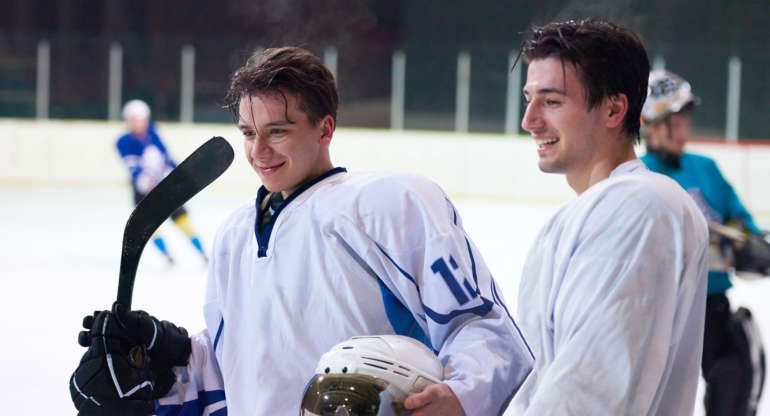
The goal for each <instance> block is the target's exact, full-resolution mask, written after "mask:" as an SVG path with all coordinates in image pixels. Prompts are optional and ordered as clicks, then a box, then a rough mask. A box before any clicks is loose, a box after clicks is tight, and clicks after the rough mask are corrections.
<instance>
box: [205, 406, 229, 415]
mask: <svg viewBox="0 0 770 416" xmlns="http://www.w3.org/2000/svg"><path fill="white" fill-rule="evenodd" d="M209 416H227V408H226V407H223V408H221V409H219V410H216V411H214V412H211V413H209Z"/></svg>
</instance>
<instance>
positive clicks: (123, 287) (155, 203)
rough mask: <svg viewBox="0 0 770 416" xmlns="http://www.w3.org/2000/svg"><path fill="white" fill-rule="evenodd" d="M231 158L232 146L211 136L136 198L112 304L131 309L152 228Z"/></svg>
mask: <svg viewBox="0 0 770 416" xmlns="http://www.w3.org/2000/svg"><path fill="white" fill-rule="evenodd" d="M232 161H233V148H232V147H230V144H228V143H227V140H225V139H223V138H222V137H214V138H212V139H211V140H209V141H207V142H206V143H204V144H203V145H201V147H199V148H198V149H196V150H195V151H194V152H193V153H192V154H191V155H190V156H188V157H187V159H185V160H183V161H182V163H180V164H179V165H178V166H177V167H176V168H175V169H174V170H172V171H171V173H169V174H168V176H166V177H165V178H164V179H163V180H162V181H160V183H159V184H158V185H157V186H156V187H155V188H153V189H152V191H150V193H148V194H147V195H146V196H145V197H144V199H142V200H141V201H139V204H137V206H136V208H134V212H132V213H131V216H130V217H128V221H127V222H126V229H125V231H124V232H123V252H122V254H121V257H120V280H119V281H118V299H117V302H116V303H119V304H121V305H123V306H125V307H126V309H129V310H130V309H131V298H132V296H133V292H134V280H135V278H136V269H137V267H138V266H139V258H140V257H141V255H142V250H143V249H144V246H145V245H146V244H147V241H149V240H150V237H151V236H152V234H153V233H154V232H155V230H157V229H158V227H159V226H160V225H161V224H162V223H163V221H165V220H166V218H168V217H169V216H170V215H171V214H172V213H173V212H174V211H175V210H176V209H177V208H179V207H181V206H182V205H184V203H185V202H187V201H188V200H189V199H190V198H192V197H193V196H194V195H195V194H197V193H198V192H200V191H201V190H202V189H203V188H205V187H206V186H208V185H209V184H210V183H211V182H213V181H214V180H215V179H216V178H218V177H219V176H220V175H221V174H222V173H224V171H225V170H227V168H228V167H229V166H230V163H232Z"/></svg>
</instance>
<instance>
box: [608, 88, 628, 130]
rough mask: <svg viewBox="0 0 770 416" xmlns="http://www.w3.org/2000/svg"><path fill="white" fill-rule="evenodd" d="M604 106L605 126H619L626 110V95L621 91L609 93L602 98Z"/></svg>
mask: <svg viewBox="0 0 770 416" xmlns="http://www.w3.org/2000/svg"><path fill="white" fill-rule="evenodd" d="M604 107H605V111H604V114H605V117H606V120H605V126H606V127H608V128H616V127H618V126H621V125H622V124H623V120H624V119H625V118H626V113H627V112H628V97H627V96H626V94H623V93H618V94H615V95H610V96H608V97H606V98H605V99H604Z"/></svg>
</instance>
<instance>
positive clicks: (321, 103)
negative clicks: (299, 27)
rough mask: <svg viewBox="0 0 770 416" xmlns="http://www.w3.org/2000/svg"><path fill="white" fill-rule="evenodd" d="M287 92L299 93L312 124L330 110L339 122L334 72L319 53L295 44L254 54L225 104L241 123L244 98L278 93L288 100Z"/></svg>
mask: <svg viewBox="0 0 770 416" xmlns="http://www.w3.org/2000/svg"><path fill="white" fill-rule="evenodd" d="M285 92H291V93H293V94H296V95H297V98H298V103H299V104H298V105H299V109H300V110H302V111H303V112H304V113H305V114H307V116H308V119H309V121H310V122H311V123H312V124H317V123H318V122H319V121H320V120H321V119H322V118H324V117H325V116H326V115H327V114H328V115H330V116H332V118H333V119H334V121H335V125H336V121H337V106H338V105H339V97H338V96H337V87H336V86H335V84H334V75H332V73H331V72H330V71H329V70H328V69H327V68H326V67H325V66H324V65H323V63H322V62H321V60H320V59H319V58H318V57H317V56H315V55H313V54H312V53H310V52H309V51H307V50H305V49H302V48H298V47H292V46H289V47H282V48H271V49H265V50H264V51H261V52H256V53H254V54H253V55H251V56H250V57H249V59H248V60H247V61H246V63H245V64H244V65H243V66H242V67H240V68H239V69H238V70H236V71H235V73H234V74H233V76H232V79H231V80H230V88H229V89H228V91H227V95H226V96H225V102H224V107H225V108H226V109H228V110H229V111H230V113H231V114H232V115H233V120H234V121H235V122H236V123H237V122H238V106H239V105H240V102H241V99H242V98H244V97H251V96H252V95H255V94H262V93H277V94H280V95H281V96H283V97H284V102H286V97H285V95H284V93H285ZM287 120H288V109H287ZM289 121H291V120H289Z"/></svg>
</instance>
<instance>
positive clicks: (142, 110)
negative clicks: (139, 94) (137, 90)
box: [123, 100, 150, 120]
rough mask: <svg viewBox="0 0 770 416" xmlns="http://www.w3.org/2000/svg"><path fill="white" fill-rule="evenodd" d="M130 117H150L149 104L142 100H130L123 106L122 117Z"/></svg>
mask: <svg viewBox="0 0 770 416" xmlns="http://www.w3.org/2000/svg"><path fill="white" fill-rule="evenodd" d="M131 117H142V118H150V106H149V105H147V103H146V102H144V101H142V100H131V101H129V102H127V103H126V104H125V105H124V106H123V119H124V120H128V119H129V118H131Z"/></svg>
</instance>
